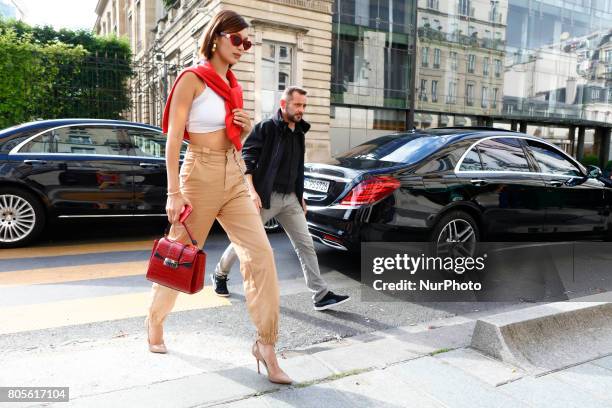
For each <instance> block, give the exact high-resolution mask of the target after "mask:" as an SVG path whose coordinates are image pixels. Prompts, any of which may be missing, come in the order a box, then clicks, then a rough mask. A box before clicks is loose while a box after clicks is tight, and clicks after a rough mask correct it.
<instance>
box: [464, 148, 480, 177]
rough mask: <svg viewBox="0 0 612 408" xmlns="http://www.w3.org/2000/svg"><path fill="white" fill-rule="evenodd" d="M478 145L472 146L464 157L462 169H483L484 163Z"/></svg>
mask: <svg viewBox="0 0 612 408" xmlns="http://www.w3.org/2000/svg"><path fill="white" fill-rule="evenodd" d="M476 149H477V148H476V147H474V148H472V149H471V150H470V151H469V152H468V153H467V154H466V155H465V157H464V159H463V161H462V162H461V166H460V167H459V170H460V171H480V170H482V163H481V162H480V156H479V155H478V152H477V151H476Z"/></svg>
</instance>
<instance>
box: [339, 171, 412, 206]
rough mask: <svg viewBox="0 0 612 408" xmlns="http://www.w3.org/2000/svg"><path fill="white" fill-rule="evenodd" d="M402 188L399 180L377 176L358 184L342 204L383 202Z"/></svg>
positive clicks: (353, 204)
mask: <svg viewBox="0 0 612 408" xmlns="http://www.w3.org/2000/svg"><path fill="white" fill-rule="evenodd" d="M399 186H400V182H399V180H398V179H396V178H394V177H391V176H377V177H372V178H370V179H367V180H364V181H362V182H361V183H359V184H357V185H356V186H355V187H353V189H352V190H351V191H349V193H348V194H347V195H346V197H344V199H343V200H342V202H341V203H340V204H344V205H351V206H355V205H367V204H372V203H375V202H377V201H380V200H382V199H383V198H385V197H387V196H388V195H389V194H391V193H393V192H394V191H395V190H397V189H398V188H399Z"/></svg>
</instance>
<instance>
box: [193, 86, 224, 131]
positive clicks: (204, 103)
mask: <svg viewBox="0 0 612 408" xmlns="http://www.w3.org/2000/svg"><path fill="white" fill-rule="evenodd" d="M186 127H187V131H188V132H193V133H206V132H214V131H215V130H219V129H223V128H224V127H225V101H224V100H223V98H221V97H220V96H219V95H217V94H216V93H215V91H213V90H212V89H210V87H208V86H207V87H206V89H204V92H202V93H201V94H200V95H198V96H197V97H196V98H195V99H194V100H193V103H192V104H191V111H190V112H189V118H187V126H186Z"/></svg>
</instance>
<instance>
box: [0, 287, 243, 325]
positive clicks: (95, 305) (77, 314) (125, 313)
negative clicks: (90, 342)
mask: <svg viewBox="0 0 612 408" xmlns="http://www.w3.org/2000/svg"><path fill="white" fill-rule="evenodd" d="M150 302H151V293H150V292H138V293H129V294H121V295H111V296H99V297H91V298H84V299H73V300H62V301H57V302H50V303H38V304H31V305H20V306H8V307H1V308H0V334H9V333H19V332H24V331H30V330H40V329H50V328H56V327H64V326H72V325H78V324H86V323H94V322H103V321H109V320H119V319H127V318H131V317H138V316H140V317H143V318H144V316H146V313H147V308H148V306H149V304H150ZM230 305H231V302H230V301H229V300H228V299H227V298H222V297H219V296H217V295H215V293H214V291H213V289H212V287H210V286H205V287H204V289H203V290H202V291H201V292H199V293H196V294H194V295H186V294H179V296H178V298H177V300H176V305H175V307H174V308H173V311H185V310H197V309H206V308H213V307H221V306H230Z"/></svg>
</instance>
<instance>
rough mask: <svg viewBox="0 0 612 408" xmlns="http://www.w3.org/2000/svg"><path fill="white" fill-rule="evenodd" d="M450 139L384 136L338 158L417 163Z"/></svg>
mask: <svg viewBox="0 0 612 408" xmlns="http://www.w3.org/2000/svg"><path fill="white" fill-rule="evenodd" d="M447 141H448V137H445V136H432V135H427V134H399V135H388V136H382V137H379V138H376V139H373V140H369V141H367V142H366V143H363V144H360V145H359V146H355V147H353V148H352V149H350V150H349V151H347V152H344V153H341V154H340V155H339V156H336V158H337V159H366V160H380V161H387V162H396V163H409V164H410V163H416V162H418V161H420V160H421V159H423V158H425V157H427V156H428V155H430V154H432V153H434V152H435V151H437V150H438V149H439V148H440V147H442V146H444V145H445V144H446V143H447Z"/></svg>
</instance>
